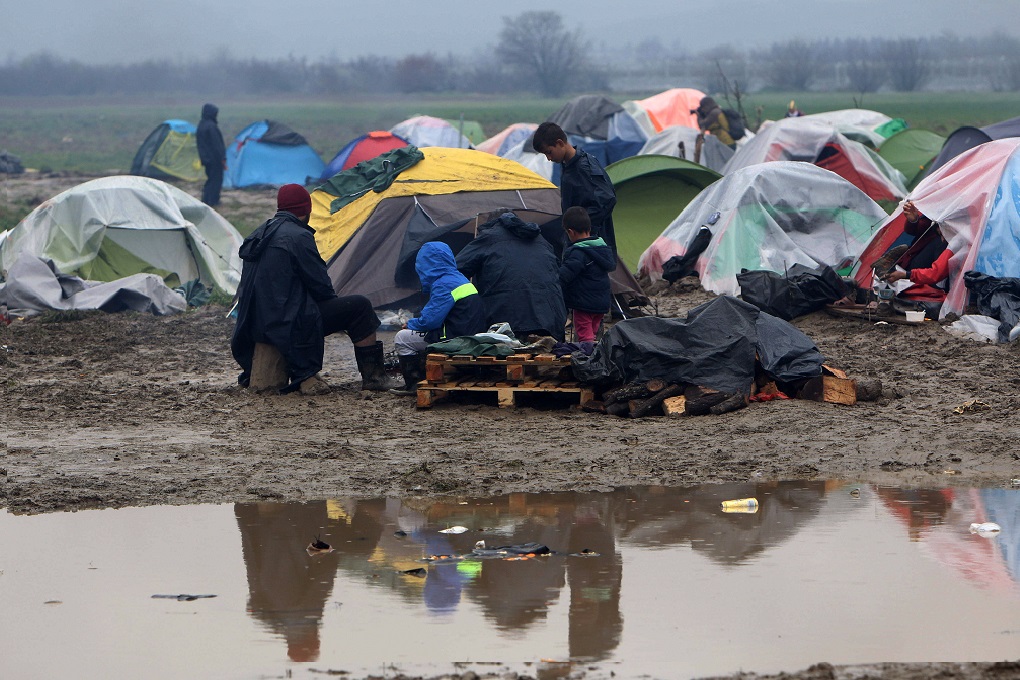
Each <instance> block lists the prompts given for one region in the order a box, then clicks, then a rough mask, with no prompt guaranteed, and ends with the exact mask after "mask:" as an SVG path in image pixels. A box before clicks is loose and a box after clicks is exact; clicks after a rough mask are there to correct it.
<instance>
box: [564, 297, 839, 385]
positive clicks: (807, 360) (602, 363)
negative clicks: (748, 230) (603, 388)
mask: <svg viewBox="0 0 1020 680" xmlns="http://www.w3.org/2000/svg"><path fill="white" fill-rule="evenodd" d="M756 356H757V357H758V358H757V361H760V363H761V365H762V368H764V370H765V371H766V372H767V373H768V374H769V375H771V376H772V377H773V378H775V379H776V380H778V381H780V382H793V381H796V380H801V379H804V378H812V377H816V376H818V375H821V370H822V363H823V362H824V361H825V359H824V357H823V356H822V355H821V353H820V352H819V351H818V348H817V347H815V344H814V343H813V342H812V341H811V339H810V338H808V337H807V336H806V335H804V333H802V332H801V331H799V330H798V329H797V328H795V327H794V326H792V325H791V324H789V323H787V322H786V321H783V320H782V319H778V318H776V317H774V316H772V315H770V314H766V313H764V312H762V311H760V310H758V309H757V308H756V307H754V306H752V305H749V304H747V303H746V302H742V301H740V300H737V299H736V298H732V297H725V296H724V297H719V298H716V299H715V300H712V301H711V302H707V303H705V304H703V305H701V306H699V307H696V308H695V309H692V310H691V311H690V312H689V313H688V315H687V318H686V319H662V318H658V317H643V318H638V319H628V320H625V321H620V322H619V323H617V324H616V325H615V326H613V327H612V328H611V329H610V330H609V331H608V332H607V333H606V334H605V336H604V337H603V338H602V340H600V341H599V342H598V344H596V345H595V351H594V352H593V353H592V355H591V356H590V357H584V356H581V355H578V354H575V355H574V373H575V375H576V376H577V378H578V379H579V380H583V381H590V382H595V383H602V384H607V383H631V382H643V381H647V380H651V379H653V378H659V379H662V380H665V381H666V382H669V383H686V384H689V385H700V386H704V387H710V388H713V389H717V390H720V391H723V392H727V393H730V394H742V395H744V396H748V395H749V394H750V387H751V381H752V380H753V379H754V375H755V362H756Z"/></svg>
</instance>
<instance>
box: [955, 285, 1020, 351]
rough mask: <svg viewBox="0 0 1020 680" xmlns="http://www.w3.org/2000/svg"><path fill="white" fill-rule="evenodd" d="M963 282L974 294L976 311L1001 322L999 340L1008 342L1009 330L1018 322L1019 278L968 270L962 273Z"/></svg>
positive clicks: (1019, 312)
mask: <svg viewBox="0 0 1020 680" xmlns="http://www.w3.org/2000/svg"><path fill="white" fill-rule="evenodd" d="M963 283H964V285H966V286H967V288H969V289H970V291H971V295H973V296H974V302H975V303H976V304H977V307H978V311H980V312H981V313H982V314H984V315H985V316H990V317H992V318H994V319H998V320H999V321H1000V322H1001V323H1000V324H999V341H1000V342H1009V334H1010V331H1012V330H1013V329H1014V328H1016V326H1017V324H1020V279H1016V278H1011V277H1009V278H997V277H994V276H988V275H987V274H982V273H981V272H975V271H970V272H966V273H965V274H964V275H963Z"/></svg>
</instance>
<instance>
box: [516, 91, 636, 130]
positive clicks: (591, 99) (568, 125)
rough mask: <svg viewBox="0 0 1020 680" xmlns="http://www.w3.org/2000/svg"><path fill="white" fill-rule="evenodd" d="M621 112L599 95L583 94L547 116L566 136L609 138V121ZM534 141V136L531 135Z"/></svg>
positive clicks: (611, 102)
mask: <svg viewBox="0 0 1020 680" xmlns="http://www.w3.org/2000/svg"><path fill="white" fill-rule="evenodd" d="M620 111H623V107H622V106H620V105H619V104H617V103H616V102H614V101H613V100H612V99H609V98H608V97H605V96H603V95H600V94H583V95H581V96H579V97H574V98H573V99H571V100H570V101H569V102H567V103H566V104H564V105H563V106H562V107H561V108H560V110H559V111H557V112H556V113H554V114H552V115H551V116H549V120H550V121H551V122H553V123H556V124H557V125H559V126H560V128H562V129H563V131H564V132H565V133H567V134H568V135H578V136H581V137H592V138H593V139H608V138H609V119H610V118H612V117H613V116H614V115H615V114H617V113H619V112H620ZM532 139H534V135H532Z"/></svg>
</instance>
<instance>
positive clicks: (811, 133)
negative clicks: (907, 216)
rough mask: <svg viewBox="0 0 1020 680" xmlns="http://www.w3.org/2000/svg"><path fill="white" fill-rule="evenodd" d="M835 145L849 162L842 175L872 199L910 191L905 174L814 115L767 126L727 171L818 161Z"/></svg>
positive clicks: (730, 162)
mask: <svg viewBox="0 0 1020 680" xmlns="http://www.w3.org/2000/svg"><path fill="white" fill-rule="evenodd" d="M826 147H829V149H828V150H827V148H826ZM833 147H834V148H835V149H838V151H839V153H841V154H842V155H843V156H844V157H845V158H846V161H847V162H846V164H839V166H842V167H845V168H846V169H845V170H843V171H842V172H839V173H838V174H840V175H842V176H843V177H844V178H845V179H847V180H848V181H850V182H851V183H852V184H854V186H856V187H857V188H859V189H861V190H862V191H864V193H866V194H868V196H870V197H871V198H872V199H874V200H876V201H878V200H896V199H900V198H902V197H903V196H904V195H905V194H906V193H907V190H906V187H905V186H904V177H903V173H901V172H900V171H899V170H897V169H896V168H894V167H892V166H891V165H889V163H887V162H886V161H885V160H884V159H883V158H881V157H880V156H878V155H877V154H875V153H872V152H869V150H868V149H867V147H865V146H864V145H863V144H861V143H859V142H855V141H853V140H850V139H848V138H847V137H845V136H844V135H842V134H840V133H839V132H838V131H837V130H836V128H835V127H834V126H833V125H831V124H830V123H827V122H825V121H823V120H818V119H812V118H811V117H810V116H802V117H800V118H786V119H783V120H780V121H776V122H773V123H770V124H769V125H768V126H763V127H762V128H761V129H760V130H758V134H757V135H756V136H755V137H754V139H752V140H751V141H749V142H747V144H745V145H743V146H741V147H740V148H738V149H737V152H736V153H735V154H734V155H733V158H731V159H730V160H729V162H728V163H727V164H726V168H725V170H724V172H723V174H730V173H733V172H736V171H737V170H741V169H744V168H747V167H750V166H752V165H755V164H758V163H771V162H773V161H802V162H805V163H817V162H819V158H820V157H822V156H823V153H826V154H827V153H831V150H832V148H833Z"/></svg>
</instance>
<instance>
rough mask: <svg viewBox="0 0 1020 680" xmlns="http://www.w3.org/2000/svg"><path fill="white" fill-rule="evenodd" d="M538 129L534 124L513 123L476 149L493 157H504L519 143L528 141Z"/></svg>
mask: <svg viewBox="0 0 1020 680" xmlns="http://www.w3.org/2000/svg"><path fill="white" fill-rule="evenodd" d="M537 127H538V125H537V124H535V123H514V124H512V125H508V126H507V127H505V128H503V129H502V130H500V131H499V132H497V133H496V134H495V135H493V136H492V137H489V138H488V139H486V140H485V141H484V142H482V143H480V144H478V145H477V146H476V148H477V149H478V150H479V151H484V152H485V153H491V154H493V155H494V156H505V155H506V152H507V151H509V150H510V149H511V148H513V147H514V146H515V145H516V144H518V143H519V142H522V141H524V140H526V139H530V138H531V135H532V133H534V132H535V129H536V128H537Z"/></svg>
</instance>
